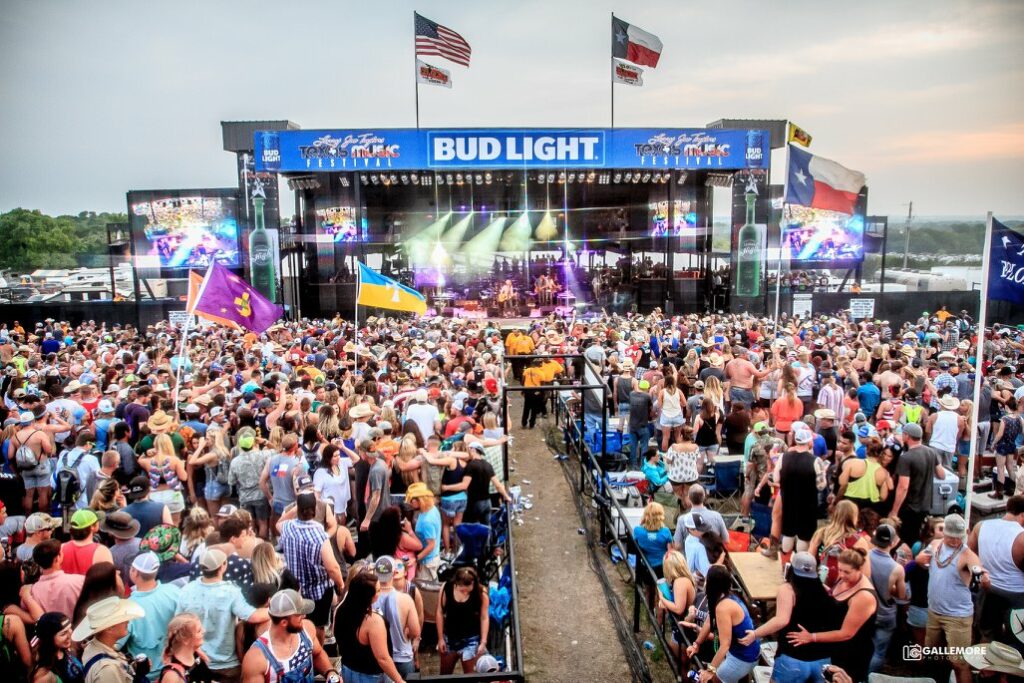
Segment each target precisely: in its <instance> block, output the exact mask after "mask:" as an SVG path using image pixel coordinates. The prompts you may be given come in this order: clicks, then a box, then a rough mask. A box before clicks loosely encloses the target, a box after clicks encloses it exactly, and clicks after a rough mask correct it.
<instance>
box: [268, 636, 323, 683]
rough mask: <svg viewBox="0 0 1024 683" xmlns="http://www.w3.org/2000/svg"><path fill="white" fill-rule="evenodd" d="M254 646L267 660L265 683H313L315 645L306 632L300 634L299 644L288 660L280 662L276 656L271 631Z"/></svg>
mask: <svg viewBox="0 0 1024 683" xmlns="http://www.w3.org/2000/svg"><path fill="white" fill-rule="evenodd" d="M253 645H254V646H255V647H258V648H259V649H260V650H261V651H262V652H263V656H264V657H266V659H267V669H266V671H264V672H263V680H264V681H265V683H313V675H314V674H313V644H312V643H311V642H310V640H309V636H307V635H306V632H305V631H304V630H303V631H300V632H299V643H298V645H296V646H295V651H294V652H292V654H291V655H290V656H289V657H288V659H286V660H280V659H278V658H277V656H276V655H275V654H274V648H273V647H272V646H271V644H270V631H267V632H265V633H264V634H263V635H261V636H259V637H258V638H256V641H255V642H254V643H253Z"/></svg>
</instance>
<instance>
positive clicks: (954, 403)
mask: <svg viewBox="0 0 1024 683" xmlns="http://www.w3.org/2000/svg"><path fill="white" fill-rule="evenodd" d="M939 405H940V406H941V407H942V408H943V409H944V410H956V409H957V408H959V407H960V399H958V398H957V397H955V396H950V395H948V394H947V395H946V396H943V397H942V398H940V399H939Z"/></svg>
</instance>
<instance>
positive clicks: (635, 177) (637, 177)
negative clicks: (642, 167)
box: [633, 173, 640, 185]
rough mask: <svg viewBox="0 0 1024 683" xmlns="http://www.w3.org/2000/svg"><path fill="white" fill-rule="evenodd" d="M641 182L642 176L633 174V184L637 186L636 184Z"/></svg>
mask: <svg viewBox="0 0 1024 683" xmlns="http://www.w3.org/2000/svg"><path fill="white" fill-rule="evenodd" d="M639 182H640V174H639V173H634V174H633V184H634V185H635V184H637V183H639Z"/></svg>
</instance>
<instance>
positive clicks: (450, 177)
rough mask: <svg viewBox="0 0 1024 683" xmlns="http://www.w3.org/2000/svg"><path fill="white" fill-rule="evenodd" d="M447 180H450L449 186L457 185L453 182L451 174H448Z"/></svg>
mask: <svg viewBox="0 0 1024 683" xmlns="http://www.w3.org/2000/svg"><path fill="white" fill-rule="evenodd" d="M446 179H447V180H448V184H449V185H454V184H455V183H453V182H452V174H451V173H449V174H447V176H446Z"/></svg>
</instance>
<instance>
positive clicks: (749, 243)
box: [736, 192, 764, 297]
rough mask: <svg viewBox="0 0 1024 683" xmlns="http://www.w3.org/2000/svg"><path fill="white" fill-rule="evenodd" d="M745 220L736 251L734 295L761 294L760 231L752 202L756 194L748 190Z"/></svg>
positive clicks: (762, 245) (762, 247)
mask: <svg viewBox="0 0 1024 683" xmlns="http://www.w3.org/2000/svg"><path fill="white" fill-rule="evenodd" d="M746 199H747V221H746V222H745V223H744V224H743V227H742V228H740V232H739V236H738V238H737V241H738V242H739V246H738V248H737V253H736V296H745V297H755V296H761V252H762V251H763V249H764V244H762V237H761V231H760V230H759V229H758V227H757V226H756V225H754V202H755V201H756V200H757V195H755V194H754V193H753V192H748V193H747V195H746Z"/></svg>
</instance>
